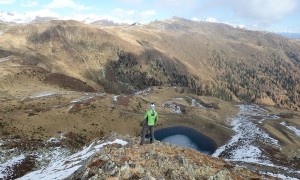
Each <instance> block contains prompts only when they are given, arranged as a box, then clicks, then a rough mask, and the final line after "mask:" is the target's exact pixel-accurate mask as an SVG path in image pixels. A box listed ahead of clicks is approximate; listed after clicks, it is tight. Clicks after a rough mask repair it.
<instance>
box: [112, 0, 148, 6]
mask: <svg viewBox="0 0 300 180" xmlns="http://www.w3.org/2000/svg"><path fill="white" fill-rule="evenodd" d="M117 1H118V2H119V3H124V4H131V5H137V4H142V3H143V1H144V0H117Z"/></svg>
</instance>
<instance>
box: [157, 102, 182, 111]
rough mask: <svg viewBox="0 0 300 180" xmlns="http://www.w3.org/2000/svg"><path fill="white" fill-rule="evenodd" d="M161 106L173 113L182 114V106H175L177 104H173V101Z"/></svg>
mask: <svg viewBox="0 0 300 180" xmlns="http://www.w3.org/2000/svg"><path fill="white" fill-rule="evenodd" d="M161 106H162V107H163V108H169V109H171V111H172V112H173V113H177V114H182V112H181V109H180V106H178V105H177V104H175V103H174V102H172V101H168V102H165V103H164V104H162V105H161Z"/></svg>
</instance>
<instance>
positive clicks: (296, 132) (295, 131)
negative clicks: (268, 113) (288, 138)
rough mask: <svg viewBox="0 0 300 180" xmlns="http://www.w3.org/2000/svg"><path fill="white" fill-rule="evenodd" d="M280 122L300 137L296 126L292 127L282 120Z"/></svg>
mask: <svg viewBox="0 0 300 180" xmlns="http://www.w3.org/2000/svg"><path fill="white" fill-rule="evenodd" d="M280 124H281V125H283V126H285V127H287V128H288V129H289V130H291V131H293V132H294V133H295V134H296V136H298V137H300V130H299V129H297V128H296V127H294V126H289V125H287V124H286V123H285V122H282V123H280Z"/></svg>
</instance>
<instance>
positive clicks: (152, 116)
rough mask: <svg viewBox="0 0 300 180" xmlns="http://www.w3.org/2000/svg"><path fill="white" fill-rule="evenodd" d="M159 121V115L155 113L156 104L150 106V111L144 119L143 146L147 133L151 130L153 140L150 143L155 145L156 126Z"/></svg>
mask: <svg viewBox="0 0 300 180" xmlns="http://www.w3.org/2000/svg"><path fill="white" fill-rule="evenodd" d="M157 120H158V114H157V112H156V111H155V105H154V103H151V104H150V109H149V110H148V111H147V112H146V113H145V115H144V119H143V124H144V125H143V130H142V135H141V143H140V144H141V145H143V144H144V142H145V135H146V133H147V131H148V130H149V129H150V133H151V138H150V143H153V141H154V124H155V123H156V121H157Z"/></svg>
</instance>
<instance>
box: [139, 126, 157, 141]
mask: <svg viewBox="0 0 300 180" xmlns="http://www.w3.org/2000/svg"><path fill="white" fill-rule="evenodd" d="M149 129H150V134H151V137H150V143H153V141H154V126H149V125H148V124H147V123H145V124H144V126H143V130H142V136H141V144H144V142H145V135H146V133H147V131H148V130H149Z"/></svg>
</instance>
